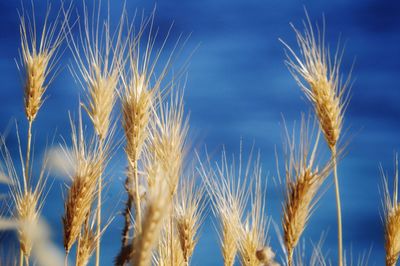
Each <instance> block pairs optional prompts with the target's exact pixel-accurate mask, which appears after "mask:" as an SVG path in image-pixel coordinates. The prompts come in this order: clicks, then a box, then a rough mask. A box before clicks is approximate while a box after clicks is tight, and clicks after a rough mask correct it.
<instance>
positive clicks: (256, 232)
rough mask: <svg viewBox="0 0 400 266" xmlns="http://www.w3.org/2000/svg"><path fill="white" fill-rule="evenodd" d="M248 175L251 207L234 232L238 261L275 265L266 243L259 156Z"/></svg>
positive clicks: (272, 253) (256, 264)
mask: <svg viewBox="0 0 400 266" xmlns="http://www.w3.org/2000/svg"><path fill="white" fill-rule="evenodd" d="M251 157H252V156H250V158H251ZM249 160H251V159H249ZM249 164H250V161H249ZM250 175H251V176H250V178H251V182H250V184H248V187H247V188H246V189H248V190H249V191H250V206H251V208H250V210H249V211H248V213H247V214H246V219H245V220H244V222H242V223H241V226H240V227H239V228H238V231H237V232H236V235H237V238H238V246H239V255H240V261H241V264H242V265H245V266H259V265H270V266H271V265H277V263H276V262H275V253H274V252H273V251H272V249H271V247H269V246H268V245H267V235H268V228H269V223H268V221H267V217H266V213H265V212H266V204H265V202H266V184H263V183H262V181H261V180H262V179H261V178H262V169H261V166H260V156H258V158H257V159H256V160H255V162H254V163H252V169H251V174H250ZM263 186H264V187H263Z"/></svg>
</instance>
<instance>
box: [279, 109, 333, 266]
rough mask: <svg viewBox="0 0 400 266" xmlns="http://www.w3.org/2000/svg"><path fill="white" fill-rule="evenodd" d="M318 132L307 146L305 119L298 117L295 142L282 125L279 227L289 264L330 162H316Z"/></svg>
mask: <svg viewBox="0 0 400 266" xmlns="http://www.w3.org/2000/svg"><path fill="white" fill-rule="evenodd" d="M319 132H320V131H318V134H317V136H316V139H315V143H314V144H313V146H311V145H310V142H311V141H313V140H312V137H313V130H311V131H310V130H309V125H308V124H307V123H306V122H305V120H304V117H302V120H301V128H300V140H299V141H298V142H296V139H295V133H294V132H293V135H292V136H290V135H289V133H288V132H287V129H286V135H287V144H286V151H285V157H286V158H285V160H286V161H285V174H286V176H285V180H286V193H285V202H284V215H283V219H282V227H283V233H284V245H285V248H286V252H287V262H288V265H289V266H291V265H293V251H294V249H295V247H296V246H297V243H298V241H299V239H300V237H301V235H302V233H303V231H304V229H305V227H306V225H307V222H308V219H309V218H310V215H311V213H312V211H313V208H314V206H315V203H316V201H317V200H318V198H317V197H316V196H317V192H318V190H319V189H320V187H321V185H322V184H323V182H324V180H325V179H326V177H327V176H328V175H329V174H330V171H331V168H332V164H331V162H328V163H327V164H326V165H324V166H323V167H322V169H320V168H319V167H318V165H317V163H316V160H317V159H316V156H317V148H318V142H319V136H320V133H319ZM296 145H297V146H296ZM311 149H312V150H311ZM280 179H281V178H280Z"/></svg>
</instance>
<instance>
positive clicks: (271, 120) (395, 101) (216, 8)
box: [0, 0, 400, 265]
mask: <svg viewBox="0 0 400 266" xmlns="http://www.w3.org/2000/svg"><path fill="white" fill-rule="evenodd" d="M22 2H23V3H24V5H25V6H26V8H27V10H31V8H30V1H22ZM33 2H35V3H34V4H35V13H36V14H37V16H36V18H37V21H38V25H40V22H43V19H44V14H45V11H46V7H47V3H46V1H33ZM51 2H54V3H52V4H53V7H52V8H53V11H54V13H56V11H57V8H58V7H59V5H60V3H59V2H58V1H51ZM110 2H111V3H112V4H111V9H110V15H111V19H112V21H115V23H116V22H117V21H118V19H119V17H120V12H121V9H122V6H123V4H122V2H121V1H110ZM87 4H88V6H89V8H90V7H91V6H92V1H87ZM103 4H104V8H103V11H104V12H103V14H106V11H107V5H106V3H105V1H104V3H103ZM74 6H75V8H77V9H78V10H81V6H82V3H81V1H75V3H74ZM126 6H127V11H128V15H129V16H130V17H133V15H134V14H135V11H138V13H141V12H144V14H150V13H151V11H152V10H153V8H154V7H155V6H156V15H155V23H154V24H155V26H156V27H158V28H159V32H160V33H159V35H160V36H161V37H162V36H165V34H166V33H167V32H168V29H169V28H170V26H171V24H172V23H173V26H172V31H171V36H170V37H169V38H170V40H171V43H172V44H173V43H174V41H176V40H177V38H178V36H179V35H180V34H182V35H183V36H184V37H187V36H189V35H191V36H190V38H189V40H188V42H187V44H186V45H185V52H184V54H183V59H182V61H183V60H184V59H185V56H188V55H189V54H190V53H191V52H192V51H193V50H195V52H194V53H193V55H192V57H191V58H190V65H189V67H188V74H187V84H186V90H185V102H186V109H187V110H188V111H190V127H191V136H192V137H191V139H190V142H191V143H193V144H194V146H196V147H204V146H207V148H208V150H209V151H211V153H212V154H217V155H218V153H219V152H220V151H221V149H222V147H223V145H224V146H225V148H226V150H227V151H228V154H230V153H236V154H238V152H239V146H240V145H239V144H240V140H242V141H243V146H244V148H243V151H244V154H246V152H249V151H250V149H251V147H252V145H253V144H254V147H255V149H256V150H258V149H259V150H260V152H261V158H262V164H263V170H264V173H265V175H266V176H268V178H269V181H268V195H267V201H268V202H267V214H268V216H270V217H271V219H272V224H273V223H276V224H277V225H278V227H279V226H280V220H281V208H282V205H281V201H282V193H281V189H280V188H279V186H277V185H275V182H273V179H274V177H276V173H277V172H276V166H275V149H276V148H278V150H279V148H280V147H281V143H282V133H283V127H282V117H284V119H285V120H286V123H287V124H288V125H289V126H290V125H292V124H293V122H294V121H296V120H297V121H298V120H299V119H300V113H301V112H305V113H308V112H309V111H310V105H309V103H308V102H307V100H306V99H305V98H304V96H303V94H302V93H301V91H300V89H299V87H298V86H297V85H296V82H295V81H294V80H293V78H292V77H291V75H290V73H289V71H288V70H287V68H286V66H285V64H284V58H285V54H284V49H283V46H282V44H281V43H280V42H279V40H278V39H279V38H282V39H283V40H285V41H286V42H287V43H289V44H290V45H292V46H295V44H296V43H295V36H294V33H293V30H292V29H291V27H290V25H289V23H290V22H292V23H293V24H294V25H296V26H297V27H298V28H300V29H302V20H303V19H304V18H305V12H304V8H306V9H307V11H308V13H309V16H310V19H311V21H312V22H315V21H319V22H321V21H322V18H323V16H325V20H326V40H327V42H329V43H330V44H331V47H332V49H333V48H334V47H336V44H337V42H338V41H339V39H340V41H341V43H343V44H344V45H345V54H344V58H343V63H342V72H343V73H344V75H347V74H348V73H349V71H350V69H351V66H352V65H353V63H354V70H353V74H352V77H353V78H352V80H353V81H354V84H353V86H352V89H351V102H350V104H349V107H348V109H347V112H346V115H345V123H344V131H345V133H346V134H345V138H344V140H343V141H344V143H349V144H348V146H347V150H346V154H345V157H344V158H343V160H341V161H340V165H339V177H340V182H341V184H340V185H341V187H340V189H341V193H342V208H343V213H342V215H343V226H344V233H343V237H344V246H345V249H346V255H347V256H348V258H349V257H350V256H351V257H352V258H353V259H354V260H356V259H357V258H358V257H359V256H362V254H363V253H364V254H367V253H369V252H370V254H371V255H370V258H369V263H368V265H383V261H384V248H383V241H384V238H383V230H382V222H381V216H380V215H381V213H382V211H381V210H382V208H381V199H382V196H381V193H380V185H381V178H380V175H379V168H378V167H379V164H380V163H382V165H383V167H384V168H385V169H387V170H388V173H389V174H390V176H391V177H392V173H393V157H394V152H395V151H398V150H399V148H400V147H399V146H400V138H399V133H400V123H399V118H400V105H399V100H400V91H399V90H400V85H399V82H398V76H399V74H400V46H399V43H400V2H398V1H394V0H353V1H346V0H338V1H297V0H292V1H289V0H287V1H278V0H270V1H255V0H245V1H244V0H243V1H241V0H229V1H212V0H203V1H177V0H169V1H158V2H155V1H135V0H132V1H127V4H126ZM18 8H20V2H19V1H6V0H1V1H0V99H1V101H0V132H3V133H4V134H5V135H6V141H7V145H8V147H9V149H10V150H11V153H12V154H13V156H14V157H15V159H16V162H17V159H18V150H17V138H16V130H15V121H16V123H17V124H18V127H19V132H20V135H21V139H22V140H23V141H24V140H25V139H26V136H25V132H26V121H25V117H24V111H23V90H22V85H23V81H22V80H21V77H20V74H19V71H18V69H17V67H16V64H15V61H16V60H19V59H18V53H19V47H20V36H19V20H18V13H17V9H18ZM162 40H163V39H162V38H160V42H161V41H162ZM171 47H172V45H168V46H167V48H166V50H165V52H166V53H167V54H168V50H169V49H171ZM196 48H197V49H196ZM64 49H65V51H64V54H63V56H62V59H61V61H60V62H59V65H60V72H59V74H58V75H57V77H56V79H55V80H54V82H53V83H52V84H51V86H50V87H49V89H48V91H47V93H46V95H47V96H48V98H47V100H46V101H45V103H44V105H43V108H42V109H41V111H40V113H39V116H38V118H37V121H36V122H35V125H34V129H33V130H34V143H35V144H34V145H35V158H37V159H40V158H41V156H42V155H43V153H44V148H45V147H46V144H49V146H51V143H52V142H53V143H54V144H53V145H57V143H59V142H62V137H64V138H65V139H66V141H67V143H68V142H69V135H70V126H69V118H68V111H71V112H72V113H75V114H76V113H77V109H78V101H79V95H82V88H81V87H80V85H79V84H78V83H77V82H75V81H74V79H73V78H72V75H71V73H70V71H69V70H68V65H69V64H72V56H71V53H70V52H69V51H68V49H67V48H66V47H64ZM179 63H182V62H177V64H179ZM81 97H82V96H81ZM85 119H86V118H85ZM53 139H54V141H53ZM217 157H218V156H217ZM38 162H39V160H38ZM17 166H18V163H17ZM124 166H125V161H124V156H123V152H122V149H120V150H119V152H118V153H117V154H116V156H115V158H114V159H113V161H112V171H109V172H110V175H109V176H107V191H106V193H104V194H105V195H106V196H105V199H104V211H103V213H107V215H110V216H112V215H116V219H114V220H113V221H112V223H111V224H110V226H109V228H108V229H107V231H106V232H105V234H104V237H103V238H102V254H101V257H102V258H101V261H102V265H112V261H113V258H114V257H115V255H116V254H117V252H118V250H119V247H120V232H121V228H122V219H121V215H120V214H119V212H120V211H121V210H122V208H123V207H122V206H123V202H124V200H125V194H124V193H125V191H124V188H123V180H124ZM50 179H51V182H49V183H51V184H52V186H51V189H50V192H49V193H48V196H47V200H46V203H45V205H44V208H43V216H44V217H45V219H46V221H47V222H48V224H49V225H50V227H51V229H52V233H53V234H52V235H53V240H54V241H55V242H56V243H57V244H58V245H59V246H60V248H62V233H61V232H62V227H61V214H62V211H63V200H62V199H63V193H65V183H68V182H69V181H68V180H66V179H61V178H57V177H55V176H54V177H53V176H51V177H50ZM331 188H332V187H331ZM0 191H2V192H5V191H7V188H6V187H4V186H3V187H1V188H0ZM8 208H9V203H6V204H4V207H3V209H4V211H5V212H7V211H8ZM335 208H336V207H335V199H334V192H333V189H328V191H327V192H326V193H325V194H324V195H323V197H322V198H321V200H320V202H319V204H318V208H317V209H316V211H315V213H314V214H313V216H312V217H311V219H310V221H309V224H308V227H307V229H306V230H305V232H304V234H303V237H302V239H303V241H304V244H305V245H306V246H307V247H310V246H311V245H312V243H316V242H318V241H319V239H320V238H321V234H322V232H324V237H325V241H324V245H323V250H324V252H326V253H327V256H328V258H329V259H330V261H331V262H332V263H333V264H335V263H336V209H335ZM211 217H212V214H211V212H209V218H207V219H206V220H205V222H204V224H203V226H202V227H201V234H200V240H199V243H198V246H197V248H196V249H195V252H194V257H193V260H192V263H193V265H222V258H221V255H220V250H219V245H218V235H217V233H216V230H215V224H216V222H215V220H214V219H213V218H211ZM106 219H107V217H106ZM269 238H270V241H271V245H272V246H273V248H274V249H275V250H277V253H278V256H282V255H283V253H282V250H281V248H280V245H279V243H278V238H277V233H276V231H275V229H274V227H273V226H272V225H271V227H270V230H269ZM13 243H14V244H15V237H14V235H13V233H1V234H0V245H1V246H2V249H3V251H1V252H2V254H1V256H2V257H5V256H7V255H6V252H5V251H4V250H7V249H8V248H7V247H8V246H11V245H14V244H13ZM10 244H11V245H10Z"/></svg>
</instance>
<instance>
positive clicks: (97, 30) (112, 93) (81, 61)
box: [68, 3, 127, 265]
mask: <svg viewBox="0 0 400 266" xmlns="http://www.w3.org/2000/svg"><path fill="white" fill-rule="evenodd" d="M100 7H101V5H99V6H98V7H97V8H98V10H97V12H98V14H99V13H100ZM83 8H84V22H83V33H81V34H80V35H79V36H80V39H79V40H74V38H73V36H72V31H71V28H68V30H69V35H70V38H69V40H68V41H69V46H70V49H71V51H72V54H73V57H74V59H75V62H76V65H77V69H78V71H76V70H75V68H71V70H72V71H73V74H74V75H75V76H77V77H78V80H79V81H80V83H81V85H82V86H83V88H84V89H85V91H86V94H87V104H83V107H84V109H85V110H86V112H87V114H88V116H89V118H90V120H91V122H92V124H93V127H94V129H95V132H96V135H97V137H98V138H99V146H100V148H101V149H103V145H105V142H106V139H107V138H110V136H109V134H110V128H112V127H113V126H112V117H111V115H112V111H113V108H114V105H115V102H116V96H117V86H118V81H119V70H120V67H121V65H122V64H123V61H124V59H123V56H124V50H125V47H126V45H127V42H124V41H123V40H122V36H123V28H124V27H123V26H124V22H125V17H124V15H125V11H123V12H122V16H121V18H120V21H119V24H118V25H119V26H118V29H117V30H115V32H114V33H113V32H111V29H110V17H108V19H107V20H105V21H103V22H100V21H99V20H100V19H99V17H97V18H96V20H97V21H96V23H95V22H94V20H93V19H94V18H92V20H90V22H89V16H90V15H89V13H88V10H87V7H86V4H85V3H84V6H83ZM98 14H97V15H98ZM92 16H95V14H92ZM100 23H102V25H103V26H102V27H100V26H99V24H100ZM78 74H79V75H78ZM79 76H81V78H79ZM81 79H82V81H81ZM104 168H105V165H103V166H102V169H104ZM102 180H103V174H102V173H101V174H100V175H99V177H98V181H97V182H98V184H97V226H96V228H97V235H100V230H101V203H102V195H101V193H102V190H103V188H102ZM96 242H97V243H96V265H99V264H100V237H98V238H97V239H96Z"/></svg>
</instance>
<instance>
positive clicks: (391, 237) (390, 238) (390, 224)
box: [381, 155, 400, 266]
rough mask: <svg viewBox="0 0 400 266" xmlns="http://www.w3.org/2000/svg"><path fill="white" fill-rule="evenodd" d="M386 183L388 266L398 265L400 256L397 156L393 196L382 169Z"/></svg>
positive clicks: (384, 204)
mask: <svg viewBox="0 0 400 266" xmlns="http://www.w3.org/2000/svg"><path fill="white" fill-rule="evenodd" d="M381 173H382V177H383V183H384V200H383V207H384V229H385V250H386V265H387V266H393V265H396V263H397V260H398V258H399V254H400V204H399V202H398V182H399V181H398V179H399V177H398V159H397V155H396V169H395V175H394V183H393V195H392V196H391V195H390V190H389V185H388V177H387V175H385V173H384V171H383V169H381Z"/></svg>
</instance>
